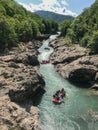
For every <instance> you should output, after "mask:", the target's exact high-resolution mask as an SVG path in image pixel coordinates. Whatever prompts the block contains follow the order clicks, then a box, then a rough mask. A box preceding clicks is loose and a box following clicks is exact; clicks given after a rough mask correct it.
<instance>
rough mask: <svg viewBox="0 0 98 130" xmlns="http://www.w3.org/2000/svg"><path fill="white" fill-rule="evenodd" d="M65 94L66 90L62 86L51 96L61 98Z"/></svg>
mask: <svg viewBox="0 0 98 130" xmlns="http://www.w3.org/2000/svg"><path fill="white" fill-rule="evenodd" d="M65 96H66V91H65V90H64V88H62V89H61V90H58V91H56V93H55V95H53V98H54V99H57V100H62V99H63V98H64V97H65Z"/></svg>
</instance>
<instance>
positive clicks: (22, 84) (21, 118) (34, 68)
mask: <svg viewBox="0 0 98 130" xmlns="http://www.w3.org/2000/svg"><path fill="white" fill-rule="evenodd" d="M40 45H41V42H39V41H33V42H29V43H27V44H23V43H21V44H19V45H18V47H14V48H13V49H12V50H11V51H10V52H7V54H2V55H0V129H1V130H39V129H40V128H39V115H38V114H39V110H38V108H37V107H34V106H33V103H34V100H35V97H36V95H37V94H38V93H40V92H41V91H42V92H44V86H45V82H44V80H43V78H42V76H41V75H40V73H39V71H38V70H39V68H38V65H39V62H38V60H37V49H38V48H39V46H40Z"/></svg>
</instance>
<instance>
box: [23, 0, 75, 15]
mask: <svg viewBox="0 0 98 130" xmlns="http://www.w3.org/2000/svg"><path fill="white" fill-rule="evenodd" d="M20 4H21V5H22V6H23V7H24V8H26V9H27V10H29V11H31V12H35V11H38V10H45V11H51V12H55V13H58V14H63V15H71V16H76V15H77V14H76V13H74V12H72V11H71V10H68V9H67V8H66V7H67V6H68V3H67V2H66V0H42V2H41V3H40V4H39V5H37V4H32V3H30V4H25V3H20Z"/></svg>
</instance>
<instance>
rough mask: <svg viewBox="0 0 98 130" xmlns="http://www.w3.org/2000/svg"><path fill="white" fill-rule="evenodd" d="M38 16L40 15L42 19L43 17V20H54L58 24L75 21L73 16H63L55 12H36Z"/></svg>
mask: <svg viewBox="0 0 98 130" xmlns="http://www.w3.org/2000/svg"><path fill="white" fill-rule="evenodd" d="M34 13H36V14H38V15H39V16H40V17H43V18H47V19H53V20H55V21H57V22H62V21H63V20H66V19H67V20H69V19H70V20H71V19H74V17H73V16H70V15H62V14H57V13H54V12H50V11H43V10H41V11H36V12H34Z"/></svg>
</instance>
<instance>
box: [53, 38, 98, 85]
mask: <svg viewBox="0 0 98 130" xmlns="http://www.w3.org/2000/svg"><path fill="white" fill-rule="evenodd" d="M50 45H51V46H53V47H54V52H53V54H52V55H51V62H52V63H53V64H54V65H55V69H56V71H57V72H59V73H60V74H61V75H62V76H63V77H64V78H65V79H68V80H70V81H71V82H72V83H75V84H77V83H80V84H89V85H88V87H91V86H92V85H94V84H95V83H98V55H92V56H86V49H85V48H83V47H80V46H79V45H74V46H69V45H68V43H67V42H66V41H65V39H63V38H60V39H58V40H57V41H56V42H52V43H50Z"/></svg>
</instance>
